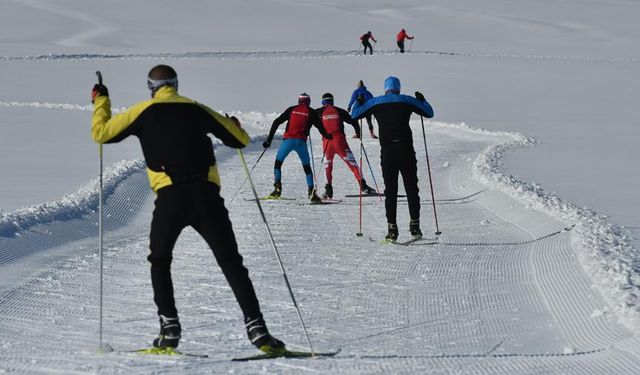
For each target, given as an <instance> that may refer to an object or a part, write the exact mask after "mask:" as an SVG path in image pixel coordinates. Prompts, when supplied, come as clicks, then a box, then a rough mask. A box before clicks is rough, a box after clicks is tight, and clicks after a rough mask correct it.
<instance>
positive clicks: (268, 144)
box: [262, 141, 271, 148]
mask: <svg viewBox="0 0 640 375" xmlns="http://www.w3.org/2000/svg"><path fill="white" fill-rule="evenodd" d="M262 147H264V148H269V147H271V141H264V142H262Z"/></svg>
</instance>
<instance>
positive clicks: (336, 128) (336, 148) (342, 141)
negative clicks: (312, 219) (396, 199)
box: [316, 93, 376, 198]
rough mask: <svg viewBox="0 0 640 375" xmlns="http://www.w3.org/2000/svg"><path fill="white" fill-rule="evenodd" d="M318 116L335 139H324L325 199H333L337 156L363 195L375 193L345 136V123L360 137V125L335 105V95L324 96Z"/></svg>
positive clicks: (317, 110)
mask: <svg viewBox="0 0 640 375" xmlns="http://www.w3.org/2000/svg"><path fill="white" fill-rule="evenodd" d="M316 112H317V113H318V116H319V117H320V119H321V120H322V126H323V127H324V128H325V129H326V131H327V133H329V134H331V136H332V137H333V138H331V139H327V138H326V137H323V138H322V151H323V153H324V170H325V174H326V177H327V185H326V186H325V187H324V189H325V191H324V195H323V196H322V197H323V198H333V186H332V180H333V174H332V172H333V158H334V157H335V155H336V154H338V156H340V157H341V158H342V160H343V161H344V162H345V164H347V167H349V169H351V172H352V173H353V175H354V176H355V178H356V181H358V184H359V185H360V190H362V193H363V194H372V193H375V192H376V191H375V189H373V188H372V187H370V186H369V185H367V182H366V181H365V180H364V178H362V172H361V171H360V168H358V163H357V162H356V158H355V157H354V156H353V152H351V149H350V148H349V144H348V143H347V138H346V136H345V134H344V123H345V122H347V123H349V124H351V126H353V129H354V130H355V131H356V134H357V135H358V136H361V134H360V125H359V124H358V122H357V121H356V120H354V119H352V118H351V115H350V114H349V112H347V111H345V110H344V109H342V108H339V107H336V106H334V105H333V95H332V94H331V93H326V94H324V95H322V107H320V108H318V109H316Z"/></svg>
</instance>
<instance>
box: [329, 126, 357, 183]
mask: <svg viewBox="0 0 640 375" xmlns="http://www.w3.org/2000/svg"><path fill="white" fill-rule="evenodd" d="M333 142H334V145H335V146H336V153H337V154H338V156H340V158H341V159H342V161H344V163H345V164H346V165H347V167H349V169H350V170H351V173H353V176H354V177H355V178H356V181H358V185H359V184H360V181H362V178H363V177H362V172H361V171H360V168H359V167H358V162H357V161H356V157H355V156H354V155H353V152H351V149H350V148H349V144H348V143H347V140H346V139H345V138H344V137H336V138H334V139H333Z"/></svg>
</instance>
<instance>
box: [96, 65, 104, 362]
mask: <svg viewBox="0 0 640 375" xmlns="http://www.w3.org/2000/svg"><path fill="white" fill-rule="evenodd" d="M96 75H97V76H98V84H100V85H102V73H100V71H99V70H98V71H97V72H96ZM98 156H99V159H100V162H99V165H100V172H99V176H100V177H99V181H100V182H99V190H98V256H99V258H100V293H99V295H100V297H99V299H98V301H99V302H98V304H99V306H100V307H99V314H100V317H99V319H98V322H99V323H98V324H99V328H98V332H99V333H98V335H99V344H100V346H99V349H98V350H99V351H100V352H102V349H103V348H102V293H103V292H102V290H103V265H104V263H103V256H102V246H103V245H102V244H103V227H102V217H103V214H102V200H103V197H102V194H103V193H102V190H103V185H102V175H103V172H102V171H103V167H102V166H103V157H102V143H100V144H99V146H98Z"/></svg>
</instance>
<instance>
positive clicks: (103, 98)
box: [91, 65, 284, 352]
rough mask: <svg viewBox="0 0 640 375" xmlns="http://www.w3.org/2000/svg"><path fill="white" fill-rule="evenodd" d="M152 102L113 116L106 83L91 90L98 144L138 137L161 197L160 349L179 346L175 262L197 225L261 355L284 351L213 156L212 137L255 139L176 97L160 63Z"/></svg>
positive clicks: (154, 247)
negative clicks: (270, 325) (186, 231)
mask: <svg viewBox="0 0 640 375" xmlns="http://www.w3.org/2000/svg"><path fill="white" fill-rule="evenodd" d="M147 85H148V87H149V90H150V91H151V99H150V100H146V101H143V102H140V103H138V104H136V105H134V106H133V107H131V108H129V109H128V110H126V111H125V112H123V113H121V114H119V115H116V116H114V117H111V101H110V100H109V92H108V90H107V88H106V87H105V86H104V85H102V84H96V85H95V86H94V88H93V91H92V101H93V103H94V104H95V109H94V111H93V121H92V127H91V135H92V136H93V139H94V140H95V141H96V142H98V143H115V142H120V141H122V140H123V139H125V138H127V137H128V136H130V135H134V136H136V137H138V139H139V140H140V145H141V146H142V152H143V154H144V158H145V161H146V164H147V174H148V176H149V181H150V183H151V188H152V189H153V190H154V191H155V192H156V194H157V197H156V200H155V209H154V211H153V218H152V221H151V234H150V244H149V247H150V250H151V252H150V255H149V256H148V258H147V259H148V260H149V262H151V283H152V285H153V294H154V301H155V303H156V305H157V307H158V316H159V317H160V333H159V334H158V336H157V337H156V338H155V339H154V341H153V346H154V347H159V348H176V347H177V346H178V342H179V340H180V336H181V332H182V331H181V326H180V322H179V319H178V311H177V309H176V306H175V300H174V295H173V283H172V280H171V260H172V252H173V247H174V245H175V243H176V240H177V239H178V236H179V234H180V232H181V231H182V229H183V228H185V227H187V226H191V227H193V228H194V229H195V230H196V231H197V232H198V233H199V234H200V235H201V236H202V237H203V238H204V239H205V241H206V242H207V244H208V245H209V246H210V247H211V249H212V251H213V255H214V256H215V258H216V261H217V262H218V265H219V266H220V268H221V269H222V272H223V273H224V275H225V277H226V279H227V281H228V283H229V285H230V286H231V289H232V290H233V293H234V294H235V297H236V300H237V301H238V303H239V305H240V308H241V309H242V312H243V314H244V322H245V325H246V329H247V335H248V337H249V339H250V340H251V342H252V343H253V344H254V345H255V346H256V347H258V348H259V349H260V350H263V351H265V352H270V351H273V350H279V349H283V348H284V344H283V343H282V341H280V340H278V339H276V338H274V337H273V336H271V335H270V334H269V331H268V330H267V327H266V324H265V322H264V319H263V317H262V313H261V311H260V306H259V302H258V299H257V297H256V294H255V291H254V288H253V284H252V282H251V279H250V278H249V273H248V271H247V269H246V268H245V266H244V265H243V264H242V261H243V258H242V256H241V255H240V254H239V253H238V246H237V243H236V239H235V235H234V233H233V228H232V226H231V221H230V220H229V214H228V211H227V209H226V208H225V207H224V200H223V199H222V197H221V196H220V177H219V175H218V168H217V166H216V160H215V156H214V152H213V145H212V143H211V139H210V138H209V137H208V136H207V134H213V135H214V136H215V137H217V138H219V139H220V140H222V142H223V143H224V144H225V145H227V146H229V147H233V148H243V147H245V146H246V145H248V144H249V141H250V140H249V135H248V134H247V133H246V132H245V131H244V130H243V129H242V128H241V127H240V122H239V121H238V120H237V119H236V118H235V117H231V118H229V117H225V116H222V115H220V114H219V113H217V112H215V111H213V110H211V109H210V108H208V107H206V106H204V105H202V104H200V103H197V102H195V101H193V100H191V99H189V98H186V97H184V96H180V95H179V94H178V76H177V74H176V72H175V70H174V69H173V68H171V67H170V66H167V65H158V66H155V67H154V68H152V69H151V71H149V75H148V81H147Z"/></svg>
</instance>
